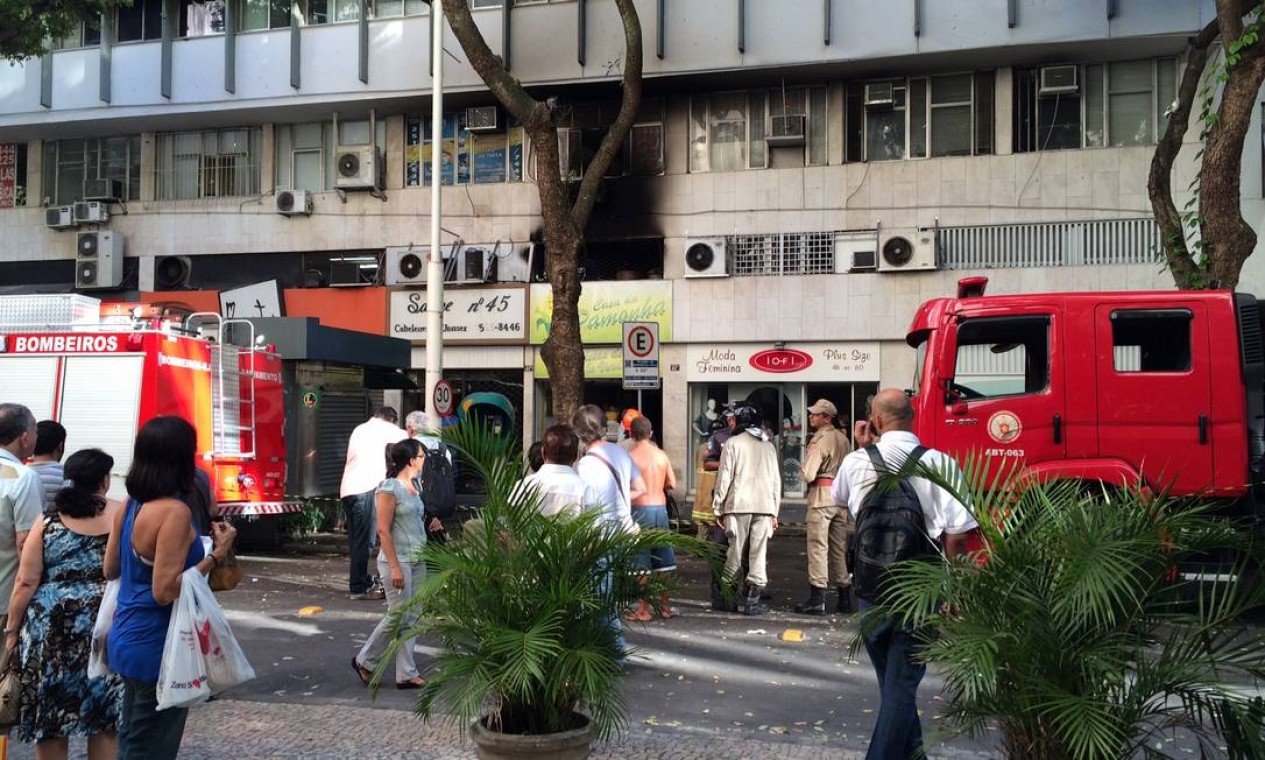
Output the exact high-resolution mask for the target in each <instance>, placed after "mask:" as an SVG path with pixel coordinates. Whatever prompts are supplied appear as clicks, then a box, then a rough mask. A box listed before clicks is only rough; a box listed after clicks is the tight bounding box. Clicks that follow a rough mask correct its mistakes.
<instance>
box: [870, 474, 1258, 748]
mask: <svg viewBox="0 0 1265 760" xmlns="http://www.w3.org/2000/svg"><path fill="white" fill-rule="evenodd" d="M963 469H964V471H965V472H966V476H965V479H955V478H953V477H949V476H950V475H952V473H947V472H934V471H930V470H926V469H925V468H923V467H922V466H919V467H918V471H919V472H920V474H923V475H924V476H925V477H928V478H930V479H932V480H934V481H936V482H938V483H941V484H942V485H945V486H946V487H949V488H950V489H951V490H953V491H954V492H955V493H957V494H959V496H960V498H961V499H962V500H963V502H964V503H968V504H972V505H973V507H972V511H973V513H974V514H975V515H976V517H977V519H978V520H979V523H980V526H981V532H982V533H983V534H984V537H985V538H986V540H987V543H988V545H989V546H990V547H991V550H990V552H989V553H988V557H987V561H986V562H985V563H984V564H982V565H980V564H978V563H977V562H976V561H975V558H967V557H958V558H954V559H952V560H947V561H946V560H943V559H942V558H935V559H933V560H932V561H911V562H907V563H901V564H899V565H897V566H895V567H894V568H893V570H892V576H891V587H890V588H891V596H890V598H889V599H888V600H887V601H886V602H885V603H884V604H883V605H881V606H880V607H879V610H880V611H881V612H884V613H886V614H890V615H899V616H903V617H905V618H906V619H907V620H909V621H910V622H911V623H912V624H914V625H915V626H916V627H917V628H918V630H920V631H922V638H923V640H924V643H925V647H924V649H923V652H922V656H923V657H924V659H926V660H927V661H928V662H929V663H934V664H935V665H936V666H938V669H939V671H940V673H941V674H942V675H943V676H944V679H945V692H946V703H947V708H946V710H945V715H944V717H945V726H944V730H946V731H948V732H949V733H951V734H967V735H972V736H978V735H984V734H986V733H988V730H989V727H990V726H995V727H996V728H997V730H998V731H999V733H1000V743H1001V747H1002V749H1003V751H1004V752H1005V754H1006V755H1007V756H1008V757H1012V758H1025V759H1035V760H1068V759H1071V758H1075V759H1076V760H1090V759H1091V758H1092V759H1097V758H1103V759H1104V760H1107V759H1110V760H1115V759H1116V758H1123V757H1133V756H1135V755H1136V754H1139V753H1140V754H1143V755H1145V756H1146V757H1163V756H1165V755H1164V754H1163V753H1162V751H1161V750H1160V749H1159V748H1160V747H1162V746H1163V743H1162V739H1163V737H1164V736H1166V735H1168V734H1170V733H1177V732H1181V733H1184V734H1186V735H1188V736H1193V737H1195V738H1196V739H1197V740H1198V742H1199V744H1200V747H1201V750H1203V751H1204V752H1206V753H1207V754H1209V755H1218V754H1219V752H1220V751H1219V750H1218V749H1217V748H1218V747H1220V746H1224V747H1226V748H1227V750H1226V752H1227V753H1228V755H1229V756H1230V757H1232V758H1260V757H1265V738H1262V737H1263V736H1265V705H1263V704H1262V702H1261V700H1260V699H1259V698H1256V699H1255V700H1253V699H1252V698H1251V697H1249V696H1248V695H1246V694H1245V693H1244V692H1245V691H1250V689H1237V688H1236V686H1235V683H1236V681H1237V682H1239V683H1259V679H1262V678H1265V638H1263V637H1262V636H1261V635H1260V634H1259V632H1257V631H1255V630H1251V629H1248V628H1247V627H1246V626H1244V625H1243V624H1241V622H1240V620H1241V618H1242V615H1243V613H1244V612H1245V611H1247V610H1249V609H1252V608H1255V607H1259V606H1260V605H1261V604H1262V603H1263V602H1265V591H1263V589H1262V586H1261V584H1260V582H1259V577H1260V576H1259V572H1260V568H1261V551H1260V547H1259V539H1258V543H1257V544H1256V545H1254V544H1253V543H1252V538H1251V534H1250V533H1249V532H1247V531H1244V530H1241V529H1240V526H1236V525H1233V524H1230V523H1229V522H1228V521H1225V520H1222V519H1220V518H1215V517H1214V516H1213V515H1211V514H1210V512H1211V508H1210V506H1209V505H1207V504H1201V503H1193V502H1190V501H1188V500H1177V499H1173V498H1170V497H1169V496H1168V495H1167V494H1165V493H1160V494H1150V493H1146V492H1142V491H1139V490H1138V489H1132V488H1110V487H1106V486H1103V485H1101V484H1097V483H1094V484H1088V483H1073V482H1068V481H1058V482H1045V483H1038V482H1032V481H1031V480H1027V479H1024V478H1023V475H1022V473H1021V472H1019V471H1018V469H1017V468H1016V467H1015V466H1008V465H1000V466H999V465H997V464H996V463H995V462H989V461H988V460H984V459H979V458H975V459H972V460H971V461H968V462H967V463H966V464H965V465H964V468H963ZM905 474H908V471H907V472H905V473H897V474H895V475H894V476H891V477H889V478H885V479H884V482H885V483H887V482H890V481H891V480H893V479H894V478H896V477H900V476H902V475H905ZM1227 549H1228V550H1232V552H1231V554H1229V555H1228V556H1232V557H1235V558H1236V559H1233V560H1228V562H1230V563H1231V564H1229V565H1228V566H1223V567H1222V568H1221V571H1222V572H1230V573H1232V574H1235V575H1237V576H1239V577H1240V578H1244V579H1249V578H1250V579H1251V580H1250V581H1249V580H1242V581H1241V582H1236V583H1226V584H1218V585H1216V586H1212V587H1203V588H1196V587H1195V586H1193V585H1191V584H1190V583H1187V582H1184V581H1179V580H1176V579H1175V576H1174V572H1173V569H1174V567H1176V566H1178V565H1183V564H1184V563H1188V562H1192V561H1199V560H1201V559H1206V558H1208V557H1210V556H1212V554H1213V553H1214V552H1218V551H1221V550H1227ZM858 644H859V642H857V643H856V644H854V649H855V648H856V647H857V646H858Z"/></svg>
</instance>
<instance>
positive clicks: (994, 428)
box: [988, 411, 1023, 443]
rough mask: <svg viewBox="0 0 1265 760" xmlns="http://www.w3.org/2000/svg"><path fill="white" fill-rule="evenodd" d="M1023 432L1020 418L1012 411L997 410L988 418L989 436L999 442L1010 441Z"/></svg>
mask: <svg viewBox="0 0 1265 760" xmlns="http://www.w3.org/2000/svg"><path fill="white" fill-rule="evenodd" d="M1022 432H1023V426H1022V425H1020V424H1019V418H1018V417H1016V416H1015V415H1014V414H1013V413H1011V412H1006V411H1002V412H997V413H996V414H994V415H993V416H992V417H989V418H988V436H989V437H990V438H992V439H993V440H994V441H997V442H998V443H1010V442H1011V441H1013V440H1015V439H1016V438H1018V437H1019V434H1020V433H1022Z"/></svg>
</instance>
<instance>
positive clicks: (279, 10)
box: [240, 0, 290, 32]
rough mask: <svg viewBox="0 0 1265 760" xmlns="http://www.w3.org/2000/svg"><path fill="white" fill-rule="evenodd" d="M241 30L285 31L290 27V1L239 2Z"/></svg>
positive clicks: (246, 0) (259, 0)
mask: <svg viewBox="0 0 1265 760" xmlns="http://www.w3.org/2000/svg"><path fill="white" fill-rule="evenodd" d="M240 23H241V30H242V31H243V32H252V31H256V30H260V29H285V28H286V27H288V26H290V0H241V22H240Z"/></svg>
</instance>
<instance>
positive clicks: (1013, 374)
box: [953, 314, 1050, 401]
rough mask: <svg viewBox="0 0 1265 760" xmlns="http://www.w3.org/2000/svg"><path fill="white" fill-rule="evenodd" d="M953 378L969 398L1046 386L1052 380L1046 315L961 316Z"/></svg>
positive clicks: (1044, 387)
mask: <svg viewBox="0 0 1265 760" xmlns="http://www.w3.org/2000/svg"><path fill="white" fill-rule="evenodd" d="M953 383H954V386H955V389H956V390H957V392H958V393H959V394H960V395H961V396H962V398H963V399H965V400H967V401H970V400H972V399H980V398H993V397H997V396H1015V395H1020V394H1024V393H1040V392H1041V391H1044V390H1045V389H1046V388H1048V387H1049V386H1050V317H1049V316H1048V315H1045V314H1033V315H1021V316H1014V317H987V318H982V319H966V320H963V321H962V323H961V324H960V325H959V327H958V352H957V362H956V366H955V369H954V378H953Z"/></svg>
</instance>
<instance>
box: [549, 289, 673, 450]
mask: <svg viewBox="0 0 1265 760" xmlns="http://www.w3.org/2000/svg"><path fill="white" fill-rule="evenodd" d="M531 287H532V291H531V296H532V298H531V343H532V346H533V351H532V354H533V362H532V366H533V372H534V375H535V380H536V382H535V386H536V393H535V408H536V409H537V410H538V412H537V414H536V422H535V439H536V440H539V439H540V437H541V436H543V435H544V431H545V429H546V428H548V427H549V426H550V425H552V424H553V422H554V420H553V415H552V410H553V391H552V388H551V387H550V384H549V382H548V380H549V372H548V369H547V368H546V367H545V362H544V359H543V358H542V357H541V355H540V346H541V345H543V344H544V342H545V340H546V339H547V338H548V337H549V327H550V324H551V323H552V319H553V293H552V292H551V290H550V288H549V286H548V285H532V286H531ZM579 309H580V338H581V340H582V341H583V343H584V403H586V404H597V405H598V406H600V407H601V408H602V409H604V410H605V411H606V413H607V416H608V418H610V417H611V416H612V415H613V416H614V418H615V419H616V420H618V419H620V418H621V417H622V416H623V413H624V411H625V410H627V409H637V410H639V411H640V412H641V413H642V414H644V415H645V416H646V417H648V418H649V419H650V422H651V424H652V425H654V429H655V431H656V435H655V437H656V438H657V439H659V440H660V441H662V436H661V431H662V430H663V427H662V422H663V391H662V390H644V391H636V390H625V389H624V387H623V366H624V365H623V350H622V348H621V347H620V342H621V341H622V340H623V337H624V323H625V322H657V323H658V325H659V341H660V342H661V343H669V342H671V340H672V283H671V282H667V281H664V280H638V281H632V282H622V281H597V282H586V283H584V289H583V291H582V293H581V295H580V304H579ZM614 434H615V433H614V428H612V435H614Z"/></svg>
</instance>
